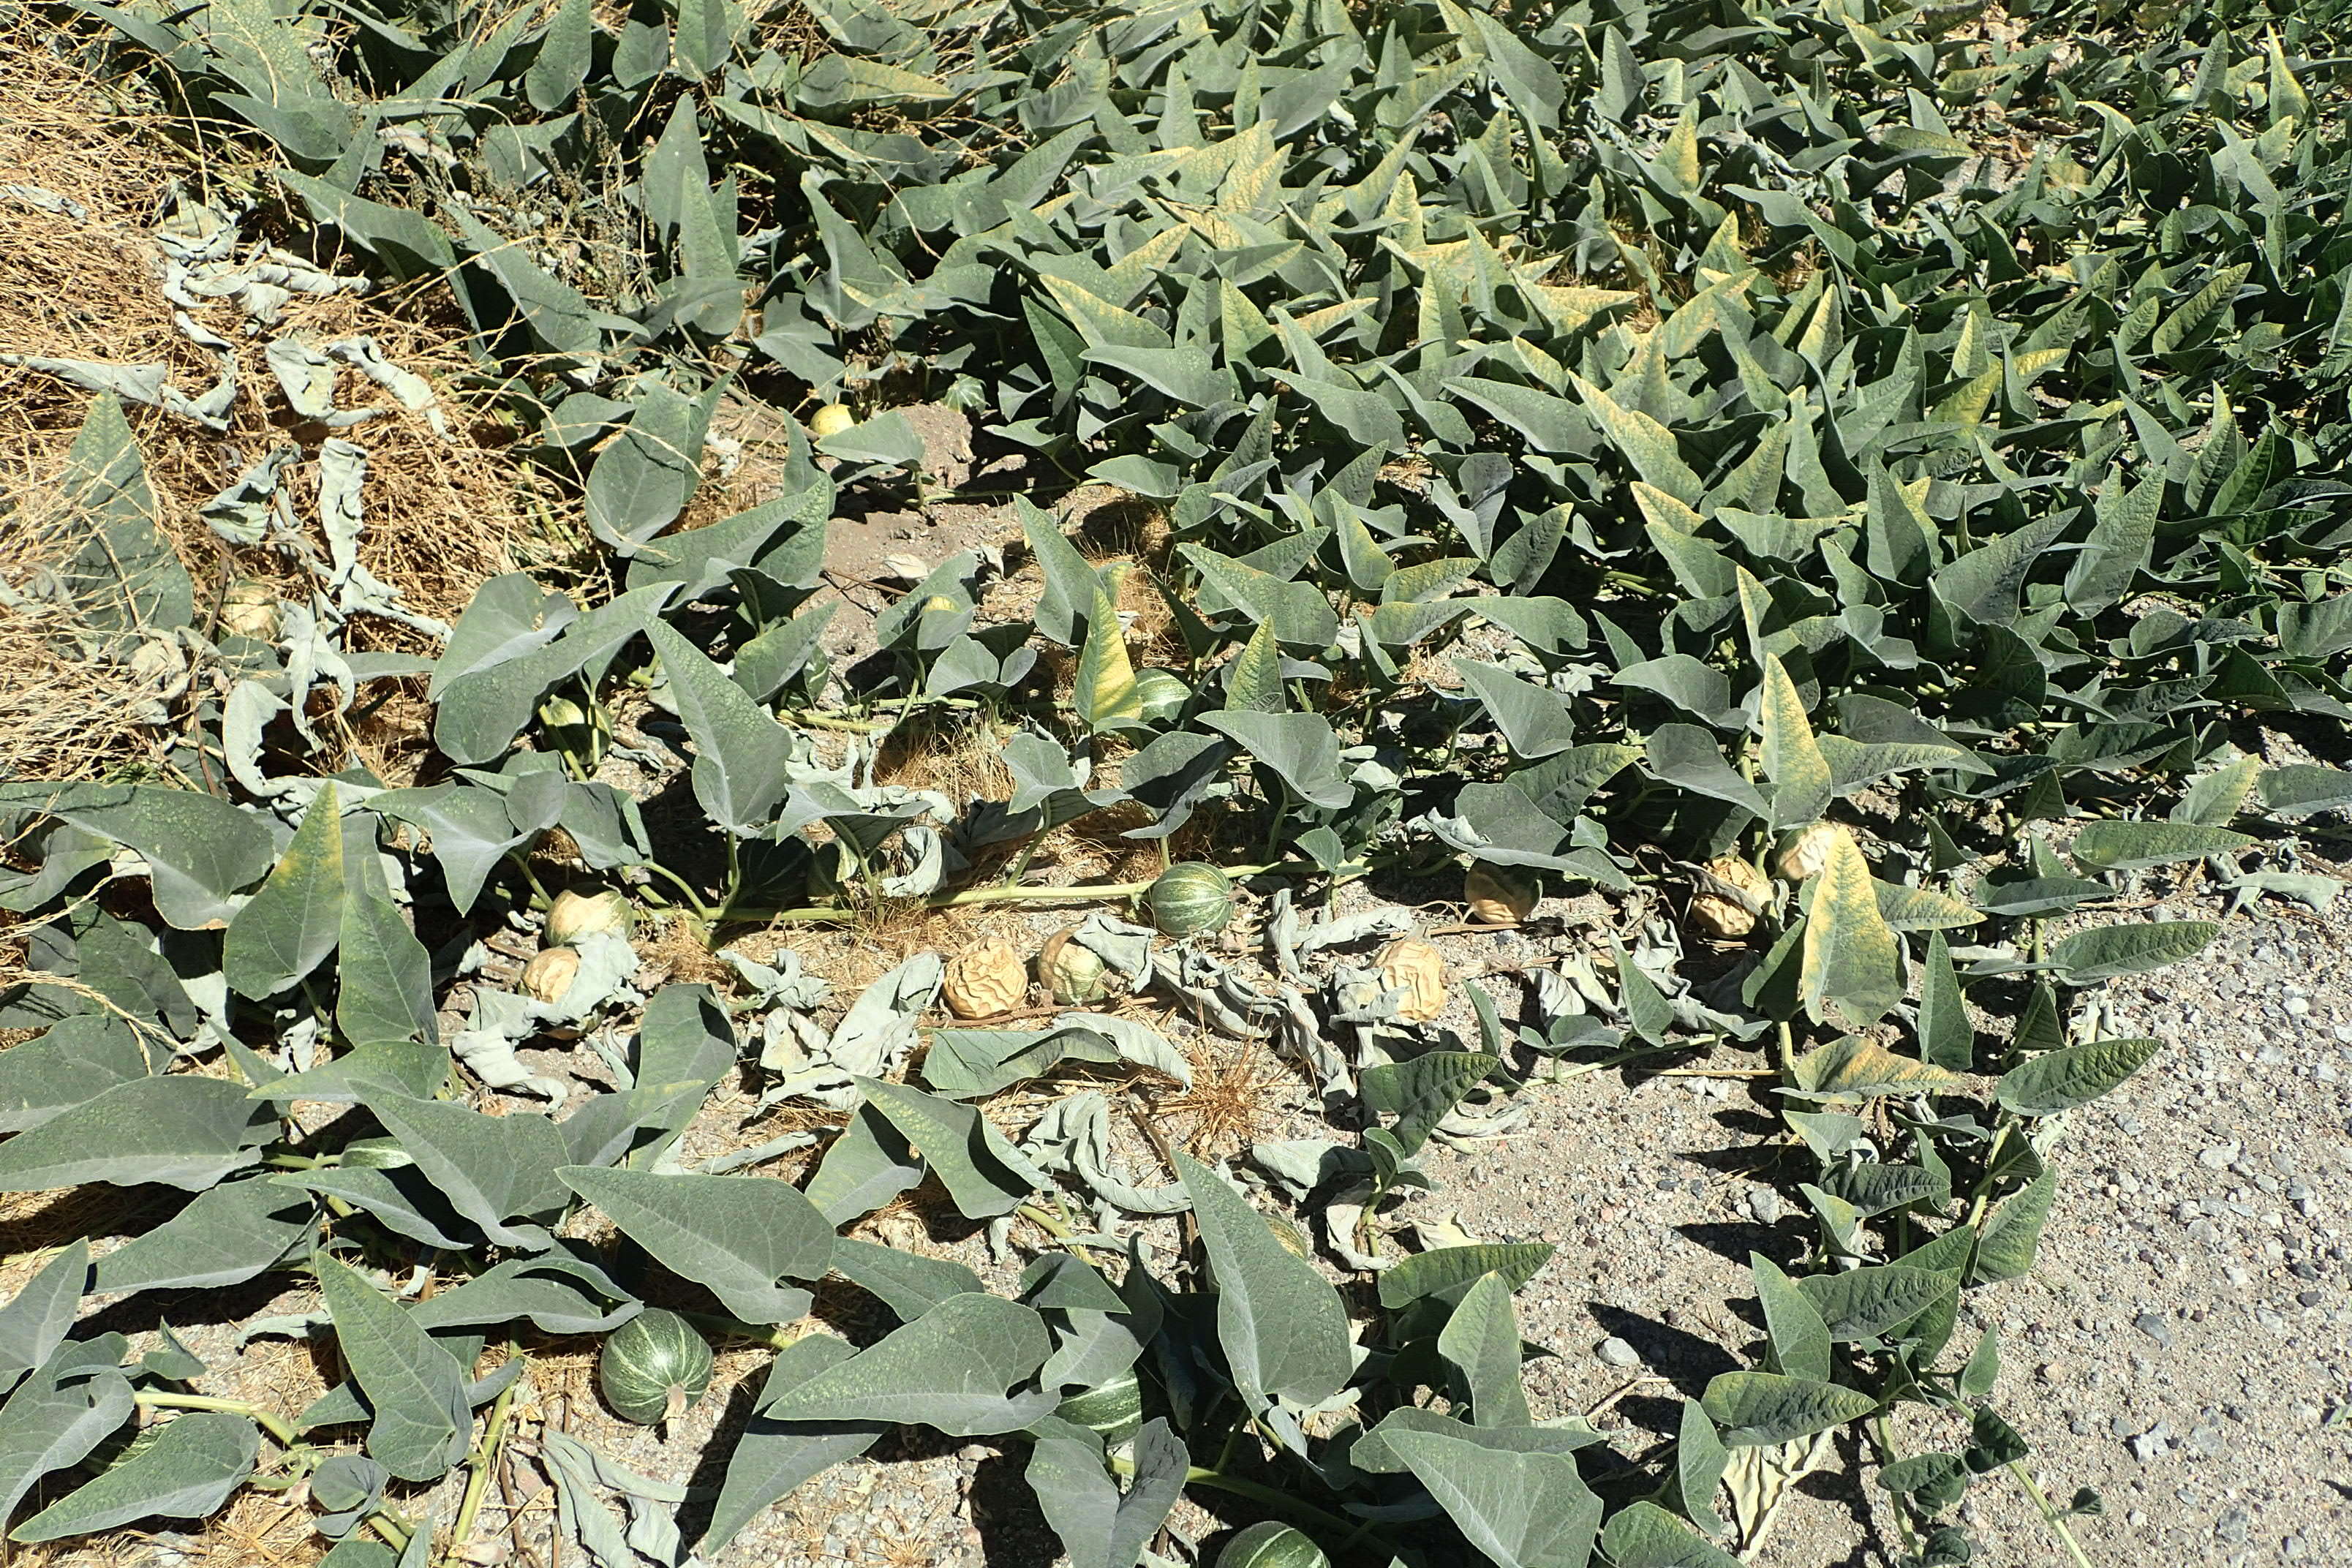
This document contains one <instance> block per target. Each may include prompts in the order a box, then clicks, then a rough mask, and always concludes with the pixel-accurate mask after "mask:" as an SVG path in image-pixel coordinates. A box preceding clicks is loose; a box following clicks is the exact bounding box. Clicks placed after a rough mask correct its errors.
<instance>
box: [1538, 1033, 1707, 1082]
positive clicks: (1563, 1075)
mask: <svg viewBox="0 0 2352 1568" xmlns="http://www.w3.org/2000/svg"><path fill="white" fill-rule="evenodd" d="M1716 1038H1717V1037H1714V1036H1702V1037H1699V1038H1697V1039H1695V1040H1675V1041H1674V1042H1672V1043H1671V1044H1668V1045H1663V1046H1636V1047H1634V1048H1633V1049H1632V1050H1630V1051H1619V1052H1617V1053H1616V1054H1615V1055H1613V1056H1606V1057H1603V1058H1601V1059H1600V1060H1599V1061H1597V1062H1579V1063H1577V1064H1576V1065H1575V1066H1574V1067H1572V1068H1569V1069H1568V1070H1567V1071H1566V1072H1555V1073H1554V1074H1553V1075H1552V1081H1553V1082H1558V1081H1559V1080H1560V1079H1571V1078H1582V1077H1583V1076H1584V1075H1585V1074H1586V1073H1589V1072H1607V1071H1608V1070H1609V1069H1610V1068H1613V1067H1619V1066H1622V1065H1623V1064H1624V1063H1626V1062H1630V1061H1634V1060H1638V1059H1639V1058H1643V1057H1655V1056H1664V1055H1666V1054H1667V1053H1669V1052H1673V1051H1695V1050H1698V1049H1700V1048H1701V1047H1706V1046H1711V1045H1713V1044H1715V1041H1716ZM1558 1060H1559V1058H1553V1061H1554V1063H1555V1065H1556V1064H1557V1063H1558Z"/></svg>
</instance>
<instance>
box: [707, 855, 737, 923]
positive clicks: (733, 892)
mask: <svg viewBox="0 0 2352 1568" xmlns="http://www.w3.org/2000/svg"><path fill="white" fill-rule="evenodd" d="M726 837H727V891H726V892H725V893H723V894H721V895H720V896H719V912H718V913H717V914H716V915H714V916H713V917H712V920H713V922H714V923H716V922H717V921H723V920H725V919H726V918H727V911H728V910H731V909H733V908H734V907H735V900H737V899H738V898H740V896H741V895H742V892H743V841H742V840H741V839H740V838H738V837H735V836H734V835H733V834H731V833H730V834H728V835H727V836H726Z"/></svg>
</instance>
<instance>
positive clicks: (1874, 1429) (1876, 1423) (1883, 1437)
mask: <svg viewBox="0 0 2352 1568" xmlns="http://www.w3.org/2000/svg"><path fill="white" fill-rule="evenodd" d="M1870 1441H1871V1444H1872V1446H1873V1447H1875V1448H1876V1449H1877V1450H1878V1466H1879V1468H1881V1469H1885V1468H1886V1467H1887V1466H1889V1465H1891V1464H1893V1463H1894V1462H1895V1435H1894V1434H1893V1433H1891V1432H1889V1431H1888V1430H1887V1429H1886V1417H1885V1415H1884V1414H1881V1415H1874V1416H1872V1417H1871V1418H1870ZM1895 1532H1896V1533H1897V1534H1899V1535H1901V1536H1902V1537H1903V1553H1904V1555H1905V1556H1906V1557H1916V1556H1917V1555H1918V1554H1919V1543H1918V1542H1917V1541H1916V1540H1915V1539H1914V1538H1913V1537H1912V1534H1911V1512H1910V1509H1909V1507H1908V1506H1907V1505H1906V1500H1904V1499H1902V1498H1899V1497H1898V1498H1896V1499H1895Z"/></svg>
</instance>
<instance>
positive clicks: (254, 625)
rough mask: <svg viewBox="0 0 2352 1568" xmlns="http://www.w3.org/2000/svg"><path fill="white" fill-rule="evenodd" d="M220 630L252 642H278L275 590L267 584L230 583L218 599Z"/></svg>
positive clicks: (276, 596)
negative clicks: (249, 639)
mask: <svg viewBox="0 0 2352 1568" xmlns="http://www.w3.org/2000/svg"><path fill="white" fill-rule="evenodd" d="M220 626H221V630H222V631H224V632H226V633H228V634H230V635H231V636H234V637H251V638H253V639H254V640H255V641H256V642H276V641H277V640H278V590H276V589H275V588H272V587H271V586H270V585H269V584H267V583H233V584H230V585H229V590H228V592H227V593H226V595H222V598H221V612H220Z"/></svg>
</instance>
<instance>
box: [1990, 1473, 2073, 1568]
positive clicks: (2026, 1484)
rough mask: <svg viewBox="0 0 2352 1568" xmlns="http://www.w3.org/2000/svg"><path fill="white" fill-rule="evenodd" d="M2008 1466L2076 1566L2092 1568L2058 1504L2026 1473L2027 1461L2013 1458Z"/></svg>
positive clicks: (2043, 1521)
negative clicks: (2068, 1527)
mask: <svg viewBox="0 0 2352 1568" xmlns="http://www.w3.org/2000/svg"><path fill="white" fill-rule="evenodd" d="M2007 1468H2008V1470H2009V1473H2010V1474H2011V1475H2012V1476H2014V1477H2016V1478H2017V1484H2018V1485H2019V1486H2021V1487H2023V1488H2024V1489H2025V1495H2026V1496H2027V1497H2029V1498H2032V1500H2033V1506H2034V1507H2035V1508H2038V1509H2040V1510H2042V1523H2044V1524H2046V1525H2048V1526H2049V1527H2050V1531H2051V1533H2052V1534H2053V1535H2055V1536H2056V1537H2057V1538H2058V1541H2059V1543H2060V1544H2061V1545H2063V1546H2064V1547H2065V1548H2066V1554H2067V1555H2068V1556H2069V1557H2072V1558H2073V1559H2074V1565H2075V1568H2091V1560H2090V1559H2089V1558H2088V1557H2085V1556H2084V1555H2083V1547H2082V1544H2081V1542H2077V1541H2076V1540H2075V1539H2074V1531H2071V1530H2069V1529H2067V1528H2066V1516H2065V1515H2064V1514H2063V1513H2060V1512H2059V1511H2058V1510H2057V1507H2056V1505H2054V1504H2053V1503H2052V1502H2051V1500H2050V1498H2049V1496H2048V1494H2047V1493H2045V1492H2043V1491H2042V1488H2041V1487H2040V1486H2039V1485H2037V1484H2036V1483H2035V1481H2034V1479H2033V1478H2032V1476H2030V1475H2028V1474H2026V1472H2025V1461H2024V1460H2022V1459H2011V1461H2010V1462H2009V1464H2008V1467H2007Z"/></svg>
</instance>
